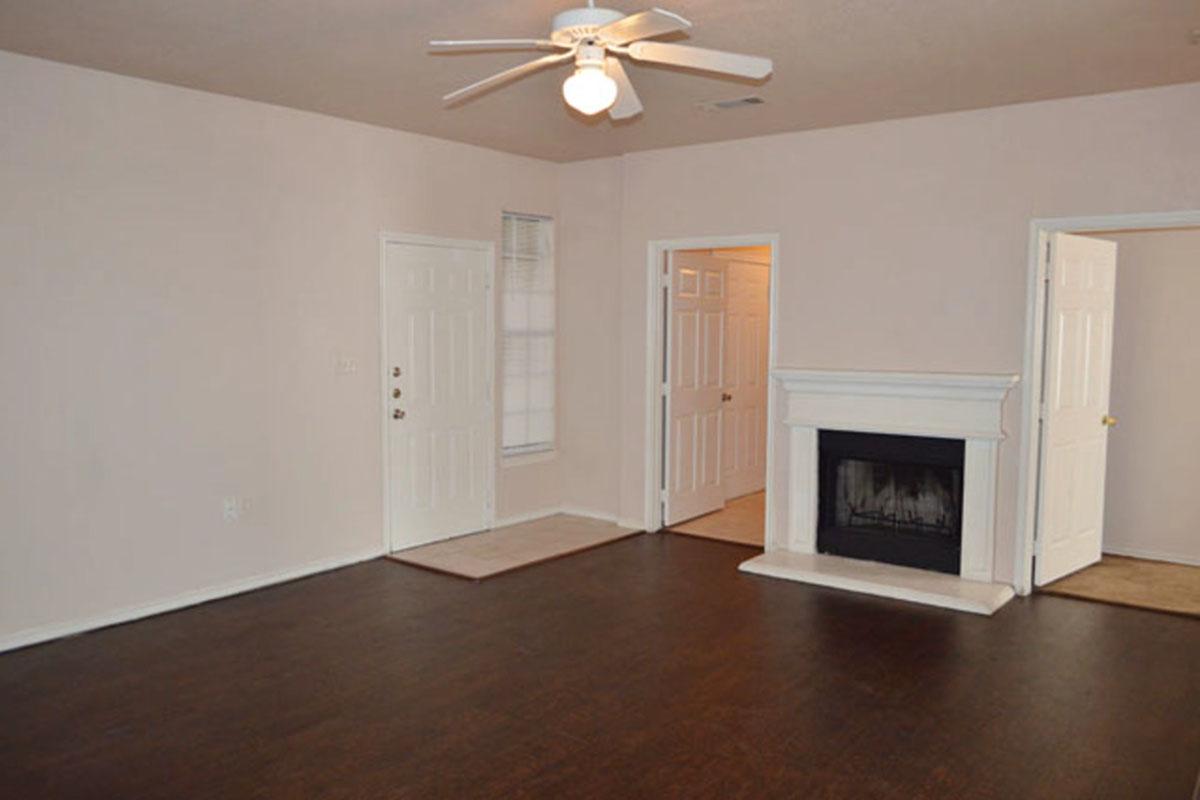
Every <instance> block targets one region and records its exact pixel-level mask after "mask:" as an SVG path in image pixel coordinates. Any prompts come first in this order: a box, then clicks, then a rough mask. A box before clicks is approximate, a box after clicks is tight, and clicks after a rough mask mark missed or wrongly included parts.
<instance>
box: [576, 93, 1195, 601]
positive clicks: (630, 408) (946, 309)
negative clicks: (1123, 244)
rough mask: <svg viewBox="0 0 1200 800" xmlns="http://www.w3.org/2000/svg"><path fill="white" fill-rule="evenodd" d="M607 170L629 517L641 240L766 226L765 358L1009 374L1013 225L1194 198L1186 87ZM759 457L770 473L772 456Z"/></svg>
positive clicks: (637, 412) (1021, 302)
mask: <svg viewBox="0 0 1200 800" xmlns="http://www.w3.org/2000/svg"><path fill="white" fill-rule="evenodd" d="M622 162H623V179H622V187H623V201H622V204H621V212H622V222H621V226H620V228H621V239H622V256H621V259H620V263H621V271H622V272H621V304H620V317H619V319H618V327H619V329H620V332H621V337H622V338H621V342H620V363H621V370H622V372H621V374H622V390H621V392H620V395H619V396H620V402H621V414H620V431H621V440H620V445H619V448H620V449H619V457H620V460H621V486H620V511H621V513H622V515H624V516H634V515H636V516H641V515H642V514H643V509H644V507H645V502H644V486H645V483H644V465H643V454H644V452H645V447H646V442H647V436H646V414H647V401H646V397H645V392H644V388H643V387H644V385H645V380H646V379H645V352H646V342H645V340H646V333H645V331H646V327H645V314H646V311H645V308H646V291H647V290H646V278H645V270H646V248H647V243H648V242H649V241H650V240H654V239H666V238H679V237H687V236H709V235H721V234H742V233H764V232H775V233H779V234H780V237H781V239H780V249H779V259H780V261H779V268H778V270H777V273H776V275H775V280H777V282H778V312H779V314H778V336H779V338H778V348H779V349H778V364H779V365H784V366H796V367H815V368H820V367H825V368H840V369H893V370H941V371H952V372H953V371H964V372H997V373H1019V372H1020V371H1021V368H1022V349H1023V346H1024V324H1025V290H1026V286H1025V281H1026V269H1027V247H1028V236H1029V221H1030V219H1031V218H1034V217H1055V216H1068V215H1094V214H1117V213H1133V212H1152V211H1169V210H1178V209H1184V208H1197V207H1200V84H1189V85H1182V86H1176V87H1168V88H1162V89H1151V90H1144V91H1136V92H1126V93H1120V94H1111V95H1102V96H1096V97H1088V98H1079V99H1071V100H1061V101H1054V102H1045V103H1034V104H1027V105H1019V106H1010V107H1004V108H996V109H988V110H984V111H974V112H966V113H959V114H946V115H939V116H931V117H923V118H917V119H908V120H899V121H891V122H883V123H877V124H871V125H860V126H854V127H846V128H838V129H831V130H823V131H812V132H806V133H794V134H784V135H779V136H771V137H764V138H759V139H753V140H744V141H735V142H726V143H721V144H713V145H703V146H697V147H686V148H677V149H673V150H662V151H654V152H646V153H636V154H632V155H629V156H626V157H625V158H623V159H622ZM602 344H604V343H598V344H597V347H600V346H601V345H602ZM1020 419H1021V401H1020V396H1019V390H1018V391H1015V392H1014V393H1013V394H1011V395H1010V397H1009V399H1008V401H1007V403H1006V405H1005V413H1004V425H1005V429H1006V431H1007V432H1008V434H1009V437H1010V438H1009V439H1008V440H1006V441H1005V442H1004V443H1003V444H1002V445H1001V477H1000V482H999V487H998V494H999V515H998V520H997V541H996V564H997V577H998V578H999V579H1001V580H1010V579H1011V577H1012V564H1013V557H1014V556H1013V551H1014V543H1015V531H1016V497H1017V465H1018V451H1019V444H1018V441H1017V437H1018V435H1019V433H1020ZM777 441H778V440H777ZM776 453H777V454H782V456H783V457H781V458H780V466H781V467H786V464H785V463H784V458H785V457H786V448H785V447H777V449H776ZM777 494H779V495H782V492H779V493H777ZM785 510H786V509H784V508H778V507H777V509H776V512H777V516H776V519H777V520H783V519H785V518H786V515H785V514H784V513H783V512H784V511H785Z"/></svg>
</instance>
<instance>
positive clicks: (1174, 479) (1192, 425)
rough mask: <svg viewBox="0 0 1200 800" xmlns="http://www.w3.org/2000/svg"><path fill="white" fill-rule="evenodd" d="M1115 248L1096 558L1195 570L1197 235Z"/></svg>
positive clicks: (1177, 233) (1127, 241) (1148, 238)
mask: <svg viewBox="0 0 1200 800" xmlns="http://www.w3.org/2000/svg"><path fill="white" fill-rule="evenodd" d="M1099 238H1104V239H1110V240H1112V241H1114V242H1116V243H1117V247H1118V251H1117V305H1116V314H1115V318H1114V324H1113V379H1112V400H1111V403H1110V405H1109V407H1110V408H1111V409H1112V414H1113V415H1114V416H1116V417H1117V418H1118V420H1119V424H1118V426H1117V427H1116V428H1113V429H1112V431H1111V433H1110V434H1109V438H1108V476H1107V482H1106V491H1105V506H1104V550H1105V552H1115V553H1127V554H1130V555H1141V556H1145V557H1148V558H1160V559H1167V560H1172V561H1182V562H1185V563H1191V564H1200V505H1197V503H1196V489H1197V481H1198V480H1200V426H1197V424H1196V409H1197V398H1198V397H1200V229H1189V230H1171V231H1138V232H1130V233H1118V234H1103V235H1101V236H1100V237H1099Z"/></svg>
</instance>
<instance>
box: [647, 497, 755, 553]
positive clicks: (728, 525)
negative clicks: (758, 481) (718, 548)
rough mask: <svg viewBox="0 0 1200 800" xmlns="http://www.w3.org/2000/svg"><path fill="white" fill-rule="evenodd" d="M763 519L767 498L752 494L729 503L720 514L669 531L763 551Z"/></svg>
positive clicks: (690, 521)
mask: <svg viewBox="0 0 1200 800" xmlns="http://www.w3.org/2000/svg"><path fill="white" fill-rule="evenodd" d="M765 517H766V494H765V493H764V492H755V493H754V494H748V495H746V496H745V497H739V498H737V499H735V500H730V501H729V502H728V503H726V504H725V508H723V509H721V510H720V511H715V512H713V513H712V514H706V515H704V516H703V517H696V518H695V519H690V520H687V521H686V522H681V523H679V524H678V525H672V526H671V527H670V530H672V531H674V532H675V533H686V534H688V535H689V536H702V537H704V538H706V539H720V540H721V541H723V542H737V543H738V544H752V545H755V546H756V547H762V546H763V531H764V530H765V529H766V519H765Z"/></svg>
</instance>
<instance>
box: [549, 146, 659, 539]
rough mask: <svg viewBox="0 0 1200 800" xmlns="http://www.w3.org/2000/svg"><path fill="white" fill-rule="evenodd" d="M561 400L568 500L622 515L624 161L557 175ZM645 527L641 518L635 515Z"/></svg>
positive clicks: (565, 169) (581, 165)
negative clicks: (619, 325) (619, 326)
mask: <svg viewBox="0 0 1200 800" xmlns="http://www.w3.org/2000/svg"><path fill="white" fill-rule="evenodd" d="M558 186H559V189H558V195H559V220H558V223H559V224H558V292H559V309H560V314H559V323H558V336H559V338H558V355H559V384H558V397H559V408H560V409H561V411H560V414H559V419H560V421H561V423H562V425H561V428H560V435H559V443H560V447H561V453H560V458H561V466H562V480H563V489H562V492H563V502H564V504H565V505H566V506H567V507H569V508H575V509H582V510H587V511H590V512H592V513H595V514H598V515H601V516H611V517H617V515H618V511H619V510H620V503H619V494H618V493H619V478H620V473H619V470H620V463H619V458H618V453H619V449H618V448H619V445H620V441H621V437H620V432H619V425H620V417H619V408H620V400H619V395H620V393H621V391H622V388H623V387H622V386H621V369H620V351H619V349H618V348H617V346H616V345H617V342H618V341H619V340H620V332H619V331H618V330H617V329H616V327H615V325H614V322H615V320H616V319H617V317H618V316H619V314H620V305H619V304H620V301H621V296H620V277H621V263H620V258H621V229H620V224H621V162H620V160H619V159H598V160H594V161H581V162H578V163H575V164H562V165H560V166H559V175H558ZM626 521H627V522H629V523H630V524H632V525H636V526H639V527H640V526H641V524H642V523H641V514H635V515H631V516H628V517H627V519H626Z"/></svg>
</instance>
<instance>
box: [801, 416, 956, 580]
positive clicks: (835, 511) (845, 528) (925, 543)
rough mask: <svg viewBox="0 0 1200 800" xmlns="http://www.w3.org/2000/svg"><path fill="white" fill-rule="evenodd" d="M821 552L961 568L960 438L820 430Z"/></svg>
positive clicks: (906, 564)
mask: <svg viewBox="0 0 1200 800" xmlns="http://www.w3.org/2000/svg"><path fill="white" fill-rule="evenodd" d="M817 441H818V458H819V467H818V479H817V480H818V494H819V496H818V502H817V542H816V544H817V548H816V549H817V552H818V553H828V554H830V555H837V556H847V557H850V558H860V559H866V560H868V561H880V562H884V563H887V564H896V565H898V566H902V567H918V568H921V569H928V570H936V571H937V572H945V573H948V574H951V575H957V574H958V573H959V565H960V561H961V558H962V530H963V455H964V446H965V442H964V441H963V440H962V439H943V438H934V437H926V436H899V435H892V434H877V433H855V432H848V431H833V430H821V431H819V432H818V439H817Z"/></svg>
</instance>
